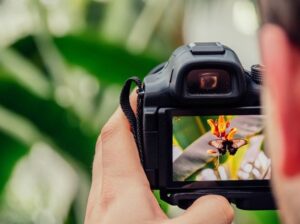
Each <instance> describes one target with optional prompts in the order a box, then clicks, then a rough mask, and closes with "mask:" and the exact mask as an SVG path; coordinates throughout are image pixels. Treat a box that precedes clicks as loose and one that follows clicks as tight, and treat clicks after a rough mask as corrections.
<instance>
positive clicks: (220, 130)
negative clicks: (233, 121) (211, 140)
mask: <svg viewBox="0 0 300 224" xmlns="http://www.w3.org/2000/svg"><path fill="white" fill-rule="evenodd" d="M207 123H208V125H209V126H210V131H211V133H212V134H213V135H215V136H217V137H218V138H224V139H226V140H232V139H233V137H234V135H235V133H236V132H237V129H236V128H232V129H231V130H230V131H229V133H228V134H227V133H226V129H227V128H228V127H229V126H230V122H229V121H226V119H225V116H224V115H220V116H219V117H218V119H216V120H213V119H208V120H207Z"/></svg>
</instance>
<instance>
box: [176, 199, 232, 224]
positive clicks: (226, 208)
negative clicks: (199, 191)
mask: <svg viewBox="0 0 300 224" xmlns="http://www.w3.org/2000/svg"><path fill="white" fill-rule="evenodd" d="M232 220H233V209H232V207H231V206H230V204H229V202H228V201H227V199H226V198H224V197H222V196H217V195H207V196H203V197H201V198H199V199H197V200H196V201H195V202H194V203H193V204H192V205H191V207H189V208H188V209H187V210H186V212H185V213H183V214H182V215H181V216H179V217H177V218H175V219H172V220H170V224H182V223H185V224H202V223H203V224H230V223H232Z"/></svg>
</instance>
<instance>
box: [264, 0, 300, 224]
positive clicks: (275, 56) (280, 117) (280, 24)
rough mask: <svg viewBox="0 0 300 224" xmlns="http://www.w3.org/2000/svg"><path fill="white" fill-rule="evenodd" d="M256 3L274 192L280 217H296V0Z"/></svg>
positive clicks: (299, 61) (299, 135)
mask: <svg viewBox="0 0 300 224" xmlns="http://www.w3.org/2000/svg"><path fill="white" fill-rule="evenodd" d="M261 3H262V7H261V8H262V16H263V20H264V25H263V27H262V29H261V32H260V43H261V51H262V59H263V63H264V65H265V66H266V71H265V91H264V93H263V101H264V102H263V104H264V105H265V108H266V114H267V133H266V134H267V141H268V147H267V148H268V150H269V153H270V154H271V159H272V181H273V186H274V193H275V196H276V199H277V203H278V206H279V209H280V216H281V219H282V221H283V223H288V224H292V223H300V213H299V207H300V197H299V190H300V130H299V126H300V29H299V27H300V26H299V25H300V24H299V22H300V1H299V0H262V1H261Z"/></svg>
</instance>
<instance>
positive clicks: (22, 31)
mask: <svg viewBox="0 0 300 224" xmlns="http://www.w3.org/2000/svg"><path fill="white" fill-rule="evenodd" d="M150 2H151V1H139V0H122V1H121V0H109V1H108V0H107V1H100V0H98V1H96V0H75V1H71V0H61V1H47V0H45V1H40V0H23V1H14V0H5V1H2V2H1V1H0V10H2V11H3V12H5V13H6V14H7V17H5V16H4V14H3V13H2V15H3V16H2V17H1V16H0V23H1V22H2V23H3V24H6V22H7V21H9V20H12V21H14V20H17V16H20V17H22V16H24V18H22V19H21V21H23V22H24V21H27V20H28V21H30V22H28V23H30V25H28V27H29V28H28V27H27V26H25V25H26V24H25V22H24V23H21V24H25V25H23V26H22V25H19V26H16V27H15V30H14V31H12V29H9V27H8V26H9V25H7V26H6V25H5V26H4V29H2V31H3V32H2V33H0V37H1V35H2V39H1V41H2V42H1V44H0V46H1V47H0V150H1V151H0V153H1V154H0V164H1V166H0V223H83V218H84V213H85V205H86V200H87V194H88V190H89V185H90V176H91V164H92V160H93V155H94V146H95V142H96V139H97V137H98V134H99V132H100V129H101V127H102V125H103V124H104V123H105V121H106V120H107V119H108V117H109V116H110V114H111V113H113V111H114V110H115V108H116V107H117V105H118V99H119V98H118V97H119V92H120V88H121V85H122V84H123V83H124V81H125V80H126V78H128V77H129V76H132V75H137V76H139V77H141V78H143V77H144V76H145V75H146V74H147V72H148V71H149V70H150V69H151V68H153V67H154V66H155V65H157V64H159V63H161V62H162V61H164V60H166V59H167V57H168V56H169V55H170V53H171V52H172V50H173V49H174V48H176V46H178V45H180V44H182V43H183V35H182V29H181V27H182V25H183V17H184V9H185V7H187V5H188V4H191V2H193V1H186V2H184V1H167V0H164V1H152V3H150ZM212 2H214V3H212ZM202 4H204V5H205V4H208V5H210V6H212V7H214V4H218V3H217V1H203V2H202ZM21 6H22V7H23V8H24V12H23V11H22V13H23V14H20V15H19V14H17V13H18V12H17V11H16V12H15V11H14V10H17V9H19V8H18V7H20V8H21ZM205 6H206V5H205ZM55 13H58V14H59V13H61V14H59V15H60V16H62V15H63V16H65V17H63V16H62V19H61V20H59V19H58V20H55V19H56V18H58V16H57V15H56V14H55ZM5 19H6V20H7V21H6V20H5ZM53 21H54V22H53ZM55 21H56V23H55ZM64 21H69V26H66V27H67V28H66V27H65V28H64V30H63V28H61V27H62V24H64ZM7 24H8V23H7ZM26 27H27V28H26ZM5 35H6V36H5ZM40 143H43V144H44V145H46V146H47V147H48V149H47V150H50V151H53V152H54V153H55V155H56V156H57V158H59V159H57V161H60V159H61V160H62V161H63V162H61V161H60V162H57V163H56V162H55V161H56V160H51V161H54V163H52V164H51V166H50V165H49V166H47V167H48V169H49V170H55V167H60V166H59V164H60V163H63V164H67V165H65V166H67V167H68V168H66V169H70V170H73V172H74V173H75V174H76V178H78V180H79V181H77V182H76V181H75V183H76V186H69V187H70V189H73V190H74V192H75V193H74V194H72V197H69V198H61V200H62V201H68V200H69V204H67V205H66V206H64V209H65V211H66V212H65V213H60V212H58V211H56V210H55V209H53V208H52V210H51V209H49V201H51V200H52V199H51V194H48V193H49V192H52V191H53V189H51V188H50V186H49V187H48V186H43V183H44V182H43V178H46V179H47V180H48V179H49V180H51V178H52V177H51V176H50V175H49V176H47V173H43V172H44V171H43V170H41V171H40V172H41V174H43V175H46V176H44V177H43V178H42V177H39V176H36V175H33V174H32V173H31V172H30V169H28V170H27V169H24V166H23V165H21V164H24V163H26V164H27V165H28V164H36V163H41V164H43V163H44V160H43V159H46V160H47V158H46V157H45V158H43V157H41V158H39V157H34V158H35V160H32V159H31V158H33V155H36V152H38V151H40V150H42V148H43V147H41V146H40ZM39 147H40V148H39ZM55 158H56V157H55ZM45 163H46V162H45ZM32 166H33V165H32ZM20 167H22V168H20ZM38 167H39V166H37V167H36V168H35V169H38ZM25 168H26V166H25ZM35 171H36V170H35ZM36 172H37V171H36ZM55 172H58V173H60V171H55ZM61 172H62V175H64V173H63V170H61ZM18 173H21V176H22V177H23V178H24V179H25V180H28V181H30V180H32V181H33V182H32V183H35V182H34V181H37V183H38V185H36V187H37V189H46V190H45V191H42V192H43V193H39V192H37V191H35V190H34V189H32V190H31V191H30V187H29V189H27V188H28V187H27V184H28V186H31V185H30V183H29V182H26V181H25V182H24V181H23V182H22V181H21V182H18V181H20V180H18V179H20V178H19V177H20V174H18ZM33 173H34V172H33ZM31 175H33V176H31ZM43 175H42V176H43ZM66 175H67V173H66ZM68 175H69V176H72V175H70V174H68ZM27 176H28V178H27ZM54 176H55V175H54ZM32 178H33V179H32ZM70 178H71V177H70ZM76 178H75V179H76ZM67 180H69V179H68V178H67V176H66V181H67ZM53 181H55V177H53ZM16 183H20V184H21V186H20V185H19V186H16V185H17V184H16ZM65 183H67V184H68V182H65ZM72 183H73V182H72ZM72 183H69V184H70V185H72ZM44 185H45V183H44ZM34 186H35V185H34ZM26 187H27V188H26ZM16 189H26V193H24V194H26V195H24V197H25V196H26V197H25V199H24V198H20V197H18V194H16V193H15V192H16ZM155 195H156V196H157V197H158V192H155ZM36 198H39V200H41V201H42V202H43V203H41V204H38V205H40V206H38V208H37V207H34V205H35V203H34V201H35V200H36ZM158 200H159V199H158ZM31 201H32V204H31V203H29V204H27V206H28V208H27V207H22V203H25V202H26V203H27V202H31ZM12 202H13V204H11V203H12ZM160 204H161V206H162V208H163V209H164V211H166V212H167V213H168V214H169V216H174V215H176V214H177V213H180V212H179V210H178V209H176V208H174V207H171V206H168V205H167V204H165V203H164V202H162V201H160ZM236 217H237V218H236V219H237V220H236V222H235V223H263V220H270V219H273V221H272V223H276V222H278V221H277V218H276V215H274V214H273V213H272V212H259V213H258V212H244V211H243V212H241V211H238V212H237V216H236ZM51 220H52V221H51Z"/></svg>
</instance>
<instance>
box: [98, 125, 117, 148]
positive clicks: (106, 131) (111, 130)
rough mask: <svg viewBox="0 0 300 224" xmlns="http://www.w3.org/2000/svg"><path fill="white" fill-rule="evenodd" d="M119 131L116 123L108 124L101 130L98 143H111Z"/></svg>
mask: <svg viewBox="0 0 300 224" xmlns="http://www.w3.org/2000/svg"><path fill="white" fill-rule="evenodd" d="M117 130H118V127H117V126H116V125H115V124H114V123H112V122H108V123H106V124H105V125H104V126H103V128H102V130H101V133H100V136H99V138H98V141H101V142H102V143H105V142H107V141H109V140H110V139H111V138H112V136H113V135H114V134H115V132H116V131H117Z"/></svg>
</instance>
